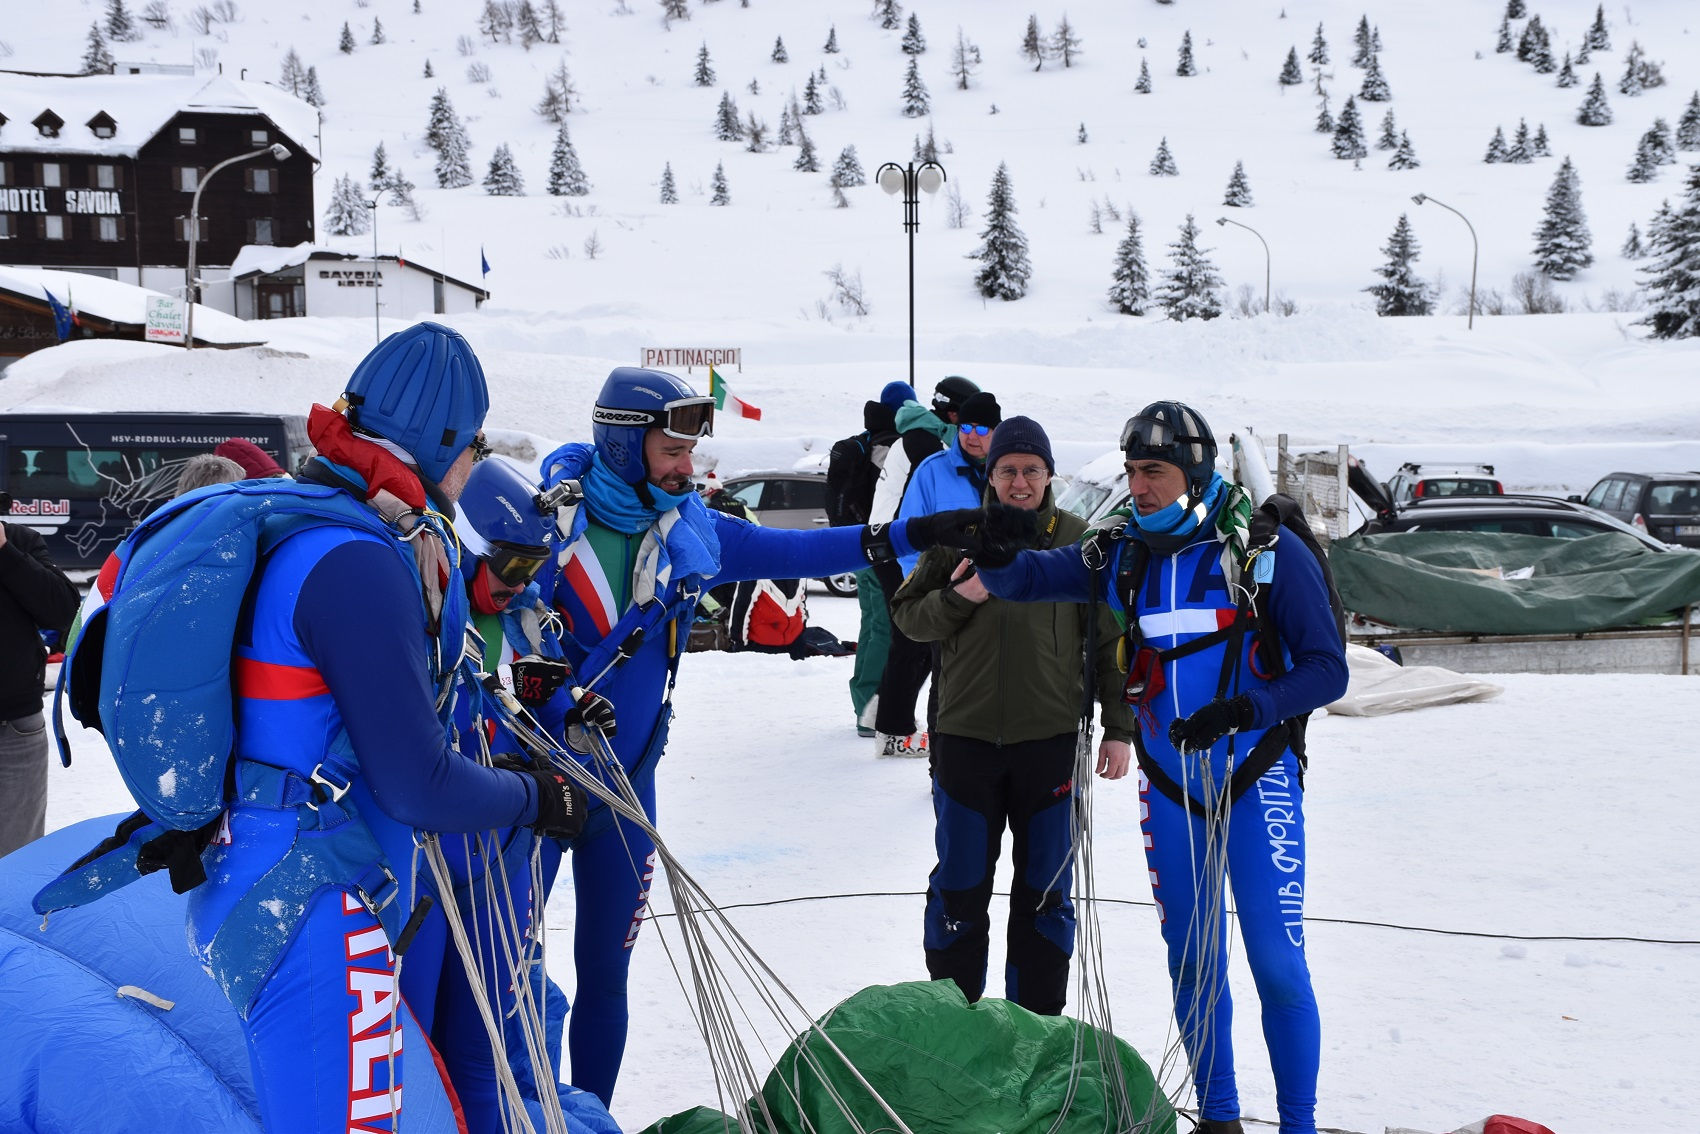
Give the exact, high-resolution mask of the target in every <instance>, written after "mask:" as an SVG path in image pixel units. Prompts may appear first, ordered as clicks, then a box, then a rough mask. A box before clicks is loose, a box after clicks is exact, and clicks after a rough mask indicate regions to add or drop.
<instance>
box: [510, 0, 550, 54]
mask: <svg viewBox="0 0 1700 1134" xmlns="http://www.w3.org/2000/svg"><path fill="white" fill-rule="evenodd" d="M514 30H515V31H517V32H519V45H520V46H521V47H523V48H525V49H526V50H527V51H530V50H531V45H532V44H534V43H542V42H543V26H542V24H541V23H539V22H538V19H537V9H536V8H533V7H532V6H531V0H519V11H517V12H515V13H514Z"/></svg>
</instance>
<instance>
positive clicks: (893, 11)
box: [880, 0, 903, 31]
mask: <svg viewBox="0 0 1700 1134" xmlns="http://www.w3.org/2000/svg"><path fill="white" fill-rule="evenodd" d="M902 22H903V9H902V7H901V6H900V5H899V4H898V3H897V0H881V3H880V27H882V28H884V29H885V30H886V31H896V30H897V25H898V24H900V23H902Z"/></svg>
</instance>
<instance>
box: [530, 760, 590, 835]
mask: <svg viewBox="0 0 1700 1134" xmlns="http://www.w3.org/2000/svg"><path fill="white" fill-rule="evenodd" d="M522 774H524V775H528V776H530V777H531V778H532V779H533V780H534V781H536V783H537V820H536V822H534V823H532V824H531V829H532V830H533V831H536V832H537V833H538V834H539V835H542V836H543V837H544V838H546V839H573V838H577V837H578V833H579V832H580V831H582V830H584V813H585V809H586V808H587V807H588V806H589V804H588V803H587V802H586V800H585V796H584V792H583V791H581V790H580V789H579V786H578V785H577V784H575V783H574V782H573V781H572V779H571V778H570V777H569V776H568V775H567V774H566V773H565V772H561V771H557V770H556V769H554V768H525V769H522Z"/></svg>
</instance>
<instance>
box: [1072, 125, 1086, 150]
mask: <svg viewBox="0 0 1700 1134" xmlns="http://www.w3.org/2000/svg"><path fill="white" fill-rule="evenodd" d="M1074 140H1075V142H1076V143H1077V144H1079V145H1082V146H1084V145H1085V144H1086V123H1084V122H1082V123H1081V124H1080V131H1079V132H1078V133H1076V134H1075V136H1074Z"/></svg>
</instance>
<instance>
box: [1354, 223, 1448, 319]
mask: <svg viewBox="0 0 1700 1134" xmlns="http://www.w3.org/2000/svg"><path fill="white" fill-rule="evenodd" d="M1381 251H1382V252H1383V253H1384V254H1385V255H1386V256H1387V262H1386V263H1385V264H1383V265H1382V266H1381V267H1379V268H1377V269H1376V270H1375V274H1376V275H1378V276H1380V277H1381V279H1382V282H1381V283H1378V284H1374V285H1372V286H1370V287H1366V288H1364V290H1365V291H1367V292H1369V293H1370V294H1371V295H1373V296H1375V313H1376V314H1377V315H1428V314H1430V313H1432V312H1433V311H1434V300H1433V298H1432V297H1431V295H1430V293H1429V286H1428V284H1426V283H1424V282H1423V281H1422V279H1420V278H1419V277H1418V276H1417V274H1416V273H1415V272H1413V271H1412V270H1411V264H1412V263H1413V262H1414V261H1415V260H1416V259H1417V258H1418V257H1419V256H1420V255H1421V251H1420V249H1419V247H1418V245H1417V238H1416V236H1415V235H1413V234H1412V232H1411V221H1410V218H1408V217H1407V216H1406V215H1405V214H1404V213H1400V214H1399V223H1398V224H1396V225H1394V226H1393V235H1392V236H1390V237H1388V238H1387V243H1386V244H1385V245H1384V246H1383V247H1382V249H1381Z"/></svg>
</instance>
